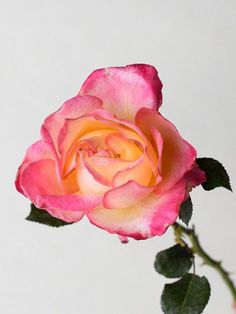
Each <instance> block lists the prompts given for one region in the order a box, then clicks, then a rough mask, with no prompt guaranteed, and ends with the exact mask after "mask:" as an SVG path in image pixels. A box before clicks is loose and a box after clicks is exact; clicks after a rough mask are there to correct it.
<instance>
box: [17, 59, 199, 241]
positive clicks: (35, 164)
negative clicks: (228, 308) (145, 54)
mask: <svg viewBox="0 0 236 314" xmlns="http://www.w3.org/2000/svg"><path fill="white" fill-rule="evenodd" d="M161 88H162V83H161V81H160V79H159V78H158V75H157V71H156V70H155V68H154V67H152V66H150V65H140V64H136V65H129V66H126V67H117V68H115V67H114V68H107V69H100V70H96V71H94V72H93V73H92V74H91V75H90V76H89V77H88V79H87V80H86V81H85V83H84V84H83V86H82V88H81V90H80V92H79V94H78V96H76V97H74V98H72V99H70V100H68V101H66V102H65V103H64V104H63V106H62V107H61V108H60V109H59V110H58V111H57V112H55V113H53V114H51V115H50V116H49V117H48V118H46V120H45V121H44V124H43V126H42V128H41V137H42V138H41V140H39V141H38V142H36V143H35V144H33V145H32V146H30V147H29V149H28V150H27V153H26V156H25V159H24V161H23V163H22V164H21V166H20V168H19V170H18V175H17V180H16V188H17V189H18V191H19V192H21V193H22V194H24V195H25V196H26V197H28V198H29V199H30V200H31V201H32V202H33V203H34V204H35V205H36V206H37V207H39V208H41V209H45V210H46V211H48V212H49V213H50V214H51V215H52V216H54V217H57V218H60V219H62V220H64V221H66V222H76V221H79V220H80V219H81V218H82V217H83V215H86V216H87V217H88V218H89V220H90V221H91V222H92V223H93V224H94V225H97V226H98V227H101V228H103V229H105V230H107V231H109V232H110V233H116V234H118V235H119V236H120V237H121V238H122V239H123V240H124V241H125V240H126V239H127V237H133V238H135V239H146V238H149V237H152V236H155V235H162V234H163V233H164V232H165V230H166V229H167V227H168V226H169V225H171V224H173V223H174V222H175V221H176V219H177V217H178V214H179V208H180V205H181V203H182V202H183V201H184V200H185V199H186V198H187V197H188V194H189V191H190V189H191V188H192V187H193V186H196V185H198V184H200V183H202V182H203V181H204V179H205V176H204V173H203V172H202V171H201V170H200V169H199V168H198V167H197V165H196V163H195V158H196V150H195V149H194V148H193V147H192V146H191V145H190V144H189V143H187V142H186V141H185V140H184V139H183V138H182V137H181V136H180V135H179V133H178V131H177V130H176V128H175V127H174V126H173V125H172V124H171V123H170V122H169V121H168V120H167V119H165V118H164V117H163V116H162V115H161V114H160V113H159V112H158V111H157V110H158V108H159V107H160V105H161V102H162V94H161Z"/></svg>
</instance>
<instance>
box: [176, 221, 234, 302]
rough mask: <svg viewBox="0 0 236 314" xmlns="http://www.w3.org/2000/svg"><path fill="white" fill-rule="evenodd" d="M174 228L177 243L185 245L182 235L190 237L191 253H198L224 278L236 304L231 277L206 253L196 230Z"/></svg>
mask: <svg viewBox="0 0 236 314" xmlns="http://www.w3.org/2000/svg"><path fill="white" fill-rule="evenodd" d="M173 228H174V233H175V236H176V241H177V242H178V243H180V244H184V243H185V242H184V241H183V240H182V238H181V236H182V234H184V235H186V236H188V238H189V240H190V241H191V243H192V246H193V247H192V248H191V251H192V252H193V253H196V254H197V255H199V256H200V257H201V258H202V259H203V262H204V264H206V265H209V266H211V267H213V268H214V269H215V270H216V271H217V272H218V273H219V274H220V275H221V277H222V279H223V280H224V282H225V284H226V285H227V287H228V288H229V290H230V292H231V294H232V297H233V300H234V303H236V287H235V286H234V283H233V281H232V280H231V278H230V276H229V272H227V271H226V270H225V269H224V268H223V267H222V262H221V261H216V260H214V259H213V258H211V257H210V256H209V255H208V254H207V253H206V251H205V250H204V249H203V248H202V246H201V244H200V242H199V240H198V236H197V234H196V233H195V228H194V226H193V228H192V229H190V228H186V227H184V226H182V225H180V224H178V223H175V224H173Z"/></svg>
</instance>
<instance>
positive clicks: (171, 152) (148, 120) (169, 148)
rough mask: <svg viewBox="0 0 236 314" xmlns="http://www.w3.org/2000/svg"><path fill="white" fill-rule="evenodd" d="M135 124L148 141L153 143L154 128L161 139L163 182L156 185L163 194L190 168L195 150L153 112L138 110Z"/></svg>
mask: <svg viewBox="0 0 236 314" xmlns="http://www.w3.org/2000/svg"><path fill="white" fill-rule="evenodd" d="M136 124H137V126H138V127H140V129H141V130H142V131H143V132H144V134H145V135H146V136H147V137H148V138H149V139H150V141H152V142H153V137H152V132H153V131H152V130H153V128H156V130H157V131H158V132H159V133H160V135H161V137H162V139H163V150H162V168H161V175H162V179H163V180H162V182H161V183H160V184H159V185H158V193H163V192H164V191H167V190H168V189H170V188H171V187H172V186H174V185H175V183H176V182H178V181H179V180H180V179H181V178H182V177H183V176H184V174H185V173H186V172H187V171H189V170H190V169H191V168H192V166H193V164H194V161H195V158H196V150H195V149H194V148H193V147H192V146H191V145H190V144H189V143H188V142H186V141H185V140H184V139H183V138H182V137H181V136H180V134H179V132H178V131H177V129H176V128H175V127H174V125H173V124H172V123H171V122H170V121H168V120H167V119H165V118H164V117H163V116H162V115H161V114H160V113H158V112H155V111H154V110H151V109H147V108H142V109H140V110H139V112H138V113H137V115H136ZM153 145H155V142H153Z"/></svg>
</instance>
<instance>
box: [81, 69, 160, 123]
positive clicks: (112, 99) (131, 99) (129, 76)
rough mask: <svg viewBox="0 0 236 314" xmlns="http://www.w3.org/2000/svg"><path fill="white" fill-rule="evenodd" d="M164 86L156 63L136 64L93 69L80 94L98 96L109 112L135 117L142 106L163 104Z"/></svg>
mask: <svg viewBox="0 0 236 314" xmlns="http://www.w3.org/2000/svg"><path fill="white" fill-rule="evenodd" d="M161 89H162V83H161V81H160V79H159V77H158V74H157V71H156V69H155V68H154V67H153V66H150V65H145V64H134V65H128V66H126V67H110V68H105V69H99V70H96V71H94V72H93V73H92V74H90V76H89V77H88V78H87V80H86V81H85V82H84V84H83V86H82V88H81V90H80V92H79V94H80V95H92V96H96V97H98V98H100V99H101V100H102V101H103V104H104V108H105V109H106V110H108V111H109V112H111V113H113V114H114V115H116V116H117V117H119V118H123V119H127V120H130V121H134V118H135V114H136V112H137V111H138V110H139V109H140V108H141V107H147V108H153V109H158V108H159V107H160V105H161V102H162V94H161Z"/></svg>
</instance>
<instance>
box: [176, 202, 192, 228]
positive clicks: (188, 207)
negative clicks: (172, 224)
mask: <svg viewBox="0 0 236 314" xmlns="http://www.w3.org/2000/svg"><path fill="white" fill-rule="evenodd" d="M192 214H193V203H192V200H191V198H190V197H189V198H188V199H186V201H184V202H183V203H182V204H181V206H180V212H179V218H180V219H181V220H182V221H183V222H184V223H185V224H186V225H187V226H188V224H189V221H190V219H191V217H192Z"/></svg>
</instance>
